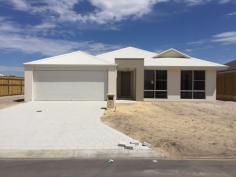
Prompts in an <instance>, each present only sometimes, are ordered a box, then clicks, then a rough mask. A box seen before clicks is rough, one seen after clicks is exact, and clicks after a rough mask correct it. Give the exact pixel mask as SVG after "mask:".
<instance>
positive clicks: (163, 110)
mask: <svg viewBox="0 0 236 177" xmlns="http://www.w3.org/2000/svg"><path fill="white" fill-rule="evenodd" d="M102 120H103V121H104V122H105V123H107V124H108V125H110V126H111V127H113V128H116V129H118V130H120V131H122V132H124V133H126V134H127V135H129V136H131V137H133V138H135V139H138V140H140V141H141V142H144V141H146V142H149V143H151V144H152V146H153V148H154V149H158V150H161V151H162V152H164V153H165V154H166V155H167V157H169V158H174V159H176V158H177V159H179V158H236V102H223V101H216V102H136V103H134V104H118V105H117V108H116V111H114V110H108V111H106V112H105V114H104V116H103V117H102Z"/></svg>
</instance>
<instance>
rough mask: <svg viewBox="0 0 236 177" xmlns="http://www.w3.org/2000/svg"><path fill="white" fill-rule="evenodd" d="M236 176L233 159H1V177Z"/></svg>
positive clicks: (235, 166) (235, 164)
mask: <svg viewBox="0 0 236 177" xmlns="http://www.w3.org/2000/svg"><path fill="white" fill-rule="evenodd" d="M143 176H145V177H154V176H155V177H156V176H158V177H235V176H236V161H234V160H211V161H208V160H200V161H199V160H184V161H174V160H154V159H144V160H143V159H136V160H135V159H133V160H125V159H123V160H121V159H120V160H116V159H114V160H110V161H109V159H105V160H101V159H99V160H96V159H93V160H92V159H90V160H82V159H81V160H79V159H67V160H0V177H143Z"/></svg>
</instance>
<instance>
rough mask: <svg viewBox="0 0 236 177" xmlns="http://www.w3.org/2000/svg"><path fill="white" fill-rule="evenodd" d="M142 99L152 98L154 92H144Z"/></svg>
mask: <svg viewBox="0 0 236 177" xmlns="http://www.w3.org/2000/svg"><path fill="white" fill-rule="evenodd" d="M144 98H154V91H144Z"/></svg>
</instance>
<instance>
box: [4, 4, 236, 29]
mask: <svg viewBox="0 0 236 177" xmlns="http://www.w3.org/2000/svg"><path fill="white" fill-rule="evenodd" d="M0 1H1V0H0ZM2 1H5V2H8V3H10V4H11V5H13V6H14V8H15V9H17V10H22V11H26V12H30V13H36V14H39V15H41V16H44V18H45V19H48V18H49V16H50V18H52V19H53V20H54V21H57V22H65V21H67V22H82V23H98V24H106V23H114V22H118V21H121V20H124V19H128V18H140V17H142V16H144V15H147V14H149V13H151V12H152V10H153V8H154V6H155V5H157V4H158V3H163V2H170V3H173V2H176V3H183V4H186V5H192V6H193V5H201V4H206V3H208V2H217V3H220V4H222V3H229V2H233V1H234V0H218V1H216V0H87V1H88V3H90V5H91V6H93V7H94V10H93V11H91V12H87V13H86V14H83V13H79V12H76V10H75V8H74V7H75V6H76V5H80V3H81V2H82V1H84V0H41V1H35V0H2Z"/></svg>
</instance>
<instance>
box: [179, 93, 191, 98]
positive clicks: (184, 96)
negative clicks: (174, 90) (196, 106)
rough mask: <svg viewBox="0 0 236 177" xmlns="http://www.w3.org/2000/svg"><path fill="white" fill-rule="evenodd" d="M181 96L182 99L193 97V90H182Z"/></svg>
mask: <svg viewBox="0 0 236 177" xmlns="http://www.w3.org/2000/svg"><path fill="white" fill-rule="evenodd" d="M181 98H182V99H192V98H193V96H192V92H181Z"/></svg>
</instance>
